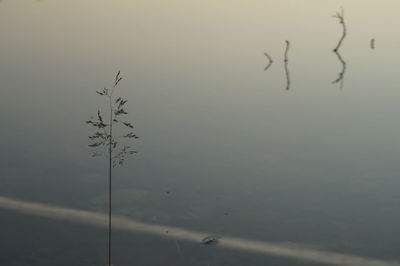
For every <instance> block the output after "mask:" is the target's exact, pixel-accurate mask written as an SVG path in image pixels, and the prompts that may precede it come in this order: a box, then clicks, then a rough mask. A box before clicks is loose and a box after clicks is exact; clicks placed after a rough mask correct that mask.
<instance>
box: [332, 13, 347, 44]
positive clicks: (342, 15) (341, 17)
mask: <svg viewBox="0 0 400 266" xmlns="http://www.w3.org/2000/svg"><path fill="white" fill-rule="evenodd" d="M333 17H334V18H338V19H339V23H340V24H342V28H343V32H342V37H341V38H340V40H339V42H338V44H337V45H336V47H335V49H333V51H334V52H337V51H339V48H340V47H341V46H342V43H343V40H344V38H346V35H347V29H346V23H345V21H344V11H343V8H340V12H337V13H336V15H334V16H333Z"/></svg>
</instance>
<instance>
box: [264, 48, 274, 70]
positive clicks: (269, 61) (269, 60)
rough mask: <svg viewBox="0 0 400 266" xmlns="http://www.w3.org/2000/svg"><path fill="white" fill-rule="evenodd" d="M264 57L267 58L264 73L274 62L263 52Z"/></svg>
mask: <svg viewBox="0 0 400 266" xmlns="http://www.w3.org/2000/svg"><path fill="white" fill-rule="evenodd" d="M264 55H265V56H266V57H267V58H268V65H267V66H266V67H265V68H264V71H267V70H268V68H269V67H270V66H271V65H272V63H273V62H274V60H272V57H271V56H270V55H269V54H268V53H267V52H265V53H264Z"/></svg>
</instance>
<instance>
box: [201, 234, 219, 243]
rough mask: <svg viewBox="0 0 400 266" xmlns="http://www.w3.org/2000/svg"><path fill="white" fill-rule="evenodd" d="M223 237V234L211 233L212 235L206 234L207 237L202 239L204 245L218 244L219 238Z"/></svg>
mask: <svg viewBox="0 0 400 266" xmlns="http://www.w3.org/2000/svg"><path fill="white" fill-rule="evenodd" d="M221 238H222V237H221V236H217V235H210V236H206V237H205V238H203V239H202V240H201V243H203V244H204V245H209V244H216V243H218V240H219V239H221Z"/></svg>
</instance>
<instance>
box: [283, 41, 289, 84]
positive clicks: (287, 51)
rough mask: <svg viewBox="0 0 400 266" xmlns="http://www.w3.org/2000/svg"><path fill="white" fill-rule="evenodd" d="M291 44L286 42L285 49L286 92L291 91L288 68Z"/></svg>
mask: <svg viewBox="0 0 400 266" xmlns="http://www.w3.org/2000/svg"><path fill="white" fill-rule="evenodd" d="M289 47H290V42H289V41H286V48H285V55H284V60H283V61H284V63H285V64H284V66H285V74H286V90H287V91H288V90H289V89H290V75H289V68H288V62H289V59H288V53H289Z"/></svg>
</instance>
